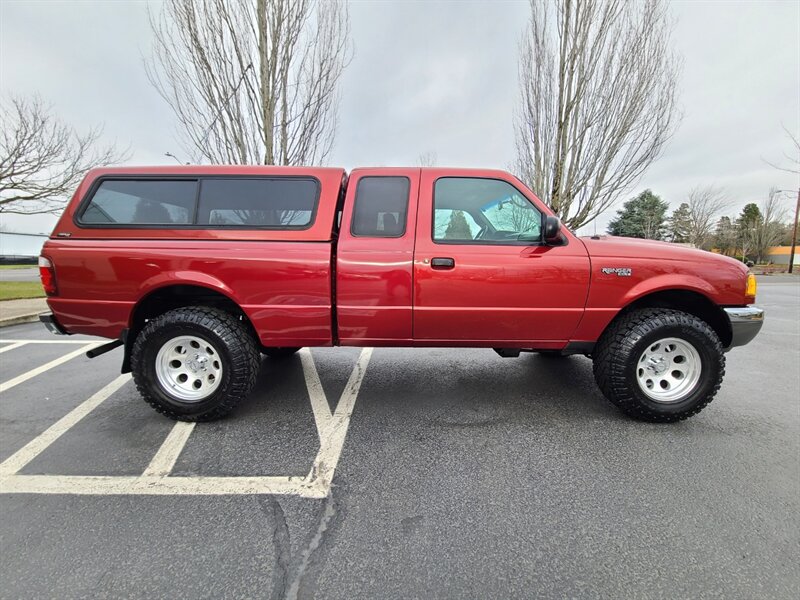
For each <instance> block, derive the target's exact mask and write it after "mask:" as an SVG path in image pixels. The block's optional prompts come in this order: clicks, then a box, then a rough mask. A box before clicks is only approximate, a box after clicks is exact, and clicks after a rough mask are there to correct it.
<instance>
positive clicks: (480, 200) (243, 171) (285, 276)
mask: <svg viewBox="0 0 800 600" xmlns="http://www.w3.org/2000/svg"><path fill="white" fill-rule="evenodd" d="M39 264H40V272H41V276H42V283H43V285H44V288H45V291H46V292H47V295H48V304H49V307H50V309H51V310H52V314H50V313H48V314H45V315H42V317H41V320H42V321H43V322H44V323H45V325H46V326H47V327H48V329H50V330H51V331H53V332H55V333H60V334H64V333H70V334H72V333H82V334H89V335H97V336H102V337H106V338H111V339H112V340H114V341H112V342H109V343H108V344H106V345H104V346H102V347H100V348H97V349H96V350H94V351H93V352H92V354H93V355H97V354H100V353H102V352H104V351H107V350H110V349H112V348H114V347H117V346H120V345H124V348H125V354H124V359H123V365H122V371H123V372H128V371H132V372H133V377H134V379H135V382H136V385H137V386H138V389H139V391H140V392H141V394H142V396H143V397H144V398H145V400H147V402H149V403H150V404H151V405H152V406H153V407H155V408H156V409H157V410H158V411H160V412H162V413H164V414H165V415H167V416H169V417H171V418H173V419H181V420H191V421H200V420H211V419H215V418H218V417H220V416H222V415H224V414H225V413H227V412H229V411H230V410H231V409H233V408H234V407H235V406H236V404H237V403H238V402H239V401H240V400H242V398H244V397H246V396H247V394H248V393H249V392H250V390H251V389H252V387H253V385H254V383H255V380H256V374H257V371H258V368H259V363H260V355H261V354H262V353H263V354H266V355H267V356H270V357H279V356H285V355H288V354H291V353H293V352H296V351H297V350H298V349H299V348H300V347H303V346H411V347H427V346H449V347H486V348H493V349H494V350H495V351H496V352H497V353H498V354H500V355H501V356H506V357H512V356H518V355H519V353H520V352H541V353H547V354H551V355H561V356H566V355H570V354H584V355H586V356H589V357H591V358H592V359H593V361H594V374H595V378H596V380H597V383H598V385H599V387H600V389H601V390H602V392H603V394H604V395H605V396H606V397H607V398H608V399H609V400H611V401H612V402H614V403H615V404H616V405H617V406H618V407H619V408H621V409H622V410H623V411H624V412H626V413H627V414H629V415H631V416H633V417H636V418H639V419H643V420H647V421H655V422H670V421H677V420H680V419H684V418H686V417H688V416H691V415H693V414H695V413H697V412H699V411H700V410H701V409H702V408H703V407H704V406H706V405H707V404H708V403H709V402H710V401H711V400H712V398H713V397H714V395H715V394H716V392H717V390H718V389H719V386H720V384H721V381H722V376H723V374H724V369H725V355H724V352H725V351H726V350H727V349H729V348H731V347H733V346H739V345H742V344H746V343H747V342H749V341H750V340H751V339H752V338H753V337H754V336H755V335H756V334H757V333H758V331H759V329H760V328H761V325H762V322H763V311H762V310H760V309H758V308H756V307H754V306H751V304H752V303H753V302H754V301H755V294H756V282H755V278H754V277H753V275H752V274H749V273H748V270H747V268H746V267H745V266H744V265H742V264H741V263H740V262H737V261H735V260H733V259H730V258H726V257H723V256H718V255H716V254H712V253H710V252H703V251H698V250H693V249H689V248H684V247H681V246H676V245H673V244H667V243H661V242H652V241H644V240H634V239H626V238H613V237H605V236H593V237H591V238H578V237H576V236H575V235H573V234H572V233H571V232H570V231H568V230H567V229H566V228H564V227H562V226H561V224H560V222H559V220H558V219H557V218H556V217H555V216H554V215H553V213H552V211H551V210H550V209H549V208H548V207H547V206H546V205H545V204H544V203H542V202H541V201H540V200H539V199H538V198H537V197H536V196H535V195H534V194H533V193H532V192H531V191H530V190H529V189H528V188H527V187H526V186H525V185H524V184H523V183H522V182H521V181H519V180H518V179H516V178H515V177H513V176H512V175H510V174H508V173H505V172H503V171H495V170H484V169H444V168H422V169H420V168H366V169H356V170H354V171H352V172H351V173H349V174H347V173H346V172H345V171H344V170H343V169H338V168H294V167H260V166H258V167H256V166H252V167H250V166H248V167H243V166H185V167H149V168H113V169H112V168H105V169H96V170H93V171H91V172H89V173H88V175H87V176H86V178H85V179H84V181H83V182H82V183H81V185H80V187H79V188H78V189H77V191H76V192H75V195H74V197H73V198H72V201H71V202H70V203H69V205H68V206H67V208H66V210H65V211H64V214H63V215H62V216H61V219H60V220H59V222H58V224H57V225H56V227H55V230H54V231H53V233H52V235H51V237H50V239H49V240H48V241H47V242H46V243H45V245H44V248H43V250H42V256H41V258H40V263H39ZM532 393H533V392H532Z"/></svg>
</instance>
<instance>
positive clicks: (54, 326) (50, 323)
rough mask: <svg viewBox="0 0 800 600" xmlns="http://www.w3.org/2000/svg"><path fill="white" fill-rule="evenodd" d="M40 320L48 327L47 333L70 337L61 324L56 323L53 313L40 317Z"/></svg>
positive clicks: (43, 314)
mask: <svg viewBox="0 0 800 600" xmlns="http://www.w3.org/2000/svg"><path fill="white" fill-rule="evenodd" d="M39 320H40V321H41V322H42V323H43V324H44V326H45V327H47V331H49V332H50V333H54V334H56V335H69V333H67V330H66V329H64V328H63V327H62V326H61V323H59V322H58V321H56V317H55V315H53V313H42V314H40V315H39Z"/></svg>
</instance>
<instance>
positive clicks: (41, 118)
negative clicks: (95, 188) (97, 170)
mask: <svg viewBox="0 0 800 600" xmlns="http://www.w3.org/2000/svg"><path fill="white" fill-rule="evenodd" d="M0 123H1V126H0V214H23V215H36V214H47V213H49V214H56V213H58V212H60V211H61V210H62V209H63V208H64V205H65V203H66V201H67V200H68V198H69V196H70V194H72V193H73V192H74V191H75V188H76V187H77V186H78V184H79V183H80V181H81V179H82V178H83V176H84V174H85V173H86V171H88V170H89V169H91V168H92V167H98V166H102V165H108V164H112V163H117V162H121V161H123V160H125V159H126V158H127V157H128V155H129V152H128V151H127V150H124V151H119V150H117V148H116V147H115V146H114V145H113V144H112V145H108V146H101V145H99V140H100V137H101V135H102V133H103V128H102V127H95V128H93V129H90V130H89V131H88V132H86V133H85V134H80V133H78V132H76V131H75V130H74V129H72V128H71V127H69V126H68V125H66V124H65V123H63V122H62V121H61V120H59V119H58V118H57V117H56V116H54V115H53V114H52V110H51V107H50V106H48V105H46V104H45V103H44V102H43V101H42V99H41V98H40V97H38V96H34V97H33V98H30V99H23V98H20V97H11V98H8V99H6V100H5V101H3V103H2V105H0Z"/></svg>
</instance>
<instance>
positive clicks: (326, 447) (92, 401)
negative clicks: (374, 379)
mask: <svg viewBox="0 0 800 600" xmlns="http://www.w3.org/2000/svg"><path fill="white" fill-rule="evenodd" d="M372 350H373V349H372V348H363V349H362V350H361V354H360V355H359V357H358V361H357V362H356V365H355V367H354V368H353V372H352V373H351V374H350V378H349V379H348V380H347V384H346V385H345V388H344V391H343V392H342V395H341V397H340V399H339V403H338V404H337V405H336V409H335V410H334V412H333V413H331V411H330V405H329V404H328V400H327V397H326V396H325V390H324V388H323V387H322V384H321V382H320V380H319V373H318V372H317V369H316V366H315V364H314V358H313V356H312V354H311V352H310V351H309V350H304V351H303V352H302V353H301V357H302V365H303V372H304V374H305V380H306V387H307V388H308V393H309V397H310V400H311V404H312V408H313V412H314V418H315V421H316V423H317V430H318V432H319V438H320V448H319V451H318V453H317V456H316V458H315V459H314V462H313V464H312V466H311V470H310V471H309V472H308V474H307V475H306V476H305V477H299V476H286V477H280V476H265V477H261V476H243V477H205V476H200V477H186V476H171V475H170V472H171V471H172V468H173V467H174V466H175V462H176V460H177V459H178V456H179V455H180V453H181V451H182V450H183V448H184V446H185V444H186V442H187V440H188V439H189V436H190V435H191V433H192V431H194V423H183V422H178V423H176V424H175V426H174V427H173V428H172V430H171V431H170V433H169V434H168V435H167V437H166V439H165V440H164V442H163V443H162V444H161V447H160V448H159V450H158V452H156V455H155V456H154V457H153V459H152V460H151V461H150V464H149V465H148V466H147V468H146V469H145V470H144V472H143V473H142V475H139V476H138V477H137V476H118V475H108V476H106V475H99V476H94V475H87V476H84V475H18V474H17V473H18V472H19V471H20V470H21V469H22V468H23V467H25V465H27V464H28V463H29V462H31V461H32V460H33V459H34V458H36V456H38V455H39V454H40V453H41V452H43V451H44V450H45V449H46V448H47V447H48V446H49V445H50V444H52V443H53V442H55V441H56V440H57V439H58V438H59V437H60V436H61V435H62V434H64V432H66V431H67V430H68V429H70V428H71V427H72V426H74V425H75V424H76V423H77V422H78V421H80V420H81V419H82V418H83V417H85V416H86V415H88V414H89V413H90V412H91V411H92V410H93V409H94V408H96V407H97V406H98V405H99V404H100V403H101V402H103V400H105V399H106V398H108V397H109V396H111V395H112V394H113V393H114V392H116V391H117V390H118V389H119V388H121V387H122V386H123V385H124V384H125V383H127V382H128V381H129V380H130V375H129V374H125V375H120V376H119V377H117V379H115V380H114V381H112V382H111V383H109V384H108V385H107V386H105V387H104V388H103V389H101V390H100V391H99V392H97V393H96V394H94V395H93V396H92V397H90V398H89V399H88V400H86V401H84V402H83V403H82V404H80V405H79V406H78V407H76V408H75V409H73V410H72V411H71V412H70V413H69V414H67V415H66V416H65V417H63V418H62V419H60V420H59V421H58V422H56V423H55V424H54V425H52V426H51V427H50V428H49V429H47V430H46V431H45V432H44V433H42V434H41V435H39V436H38V437H37V438H35V439H33V440H32V441H31V442H29V443H28V444H27V445H25V446H24V447H23V448H21V449H20V450H18V451H17V452H16V453H14V454H13V455H12V456H10V457H9V458H8V459H6V460H5V461H4V462H2V463H0V493H7V494H75V495H190V496H195V495H242V494H283V495H294V496H300V497H304V498H325V497H326V496H327V495H328V494H329V493H330V488H331V485H332V483H333V476H334V474H335V472H336V467H337V465H338V462H339V457H340V456H341V454H342V449H343V448H344V442H345V438H346V436H347V429H348V426H349V424H350V417H351V416H352V414H353V408H354V406H355V401H356V398H357V397H358V392H359V390H360V389H361V382H362V381H363V380H364V375H365V374H366V370H367V365H368V364H369V361H370V358H371V357H372ZM83 351H84V349H81V352H83ZM62 358H63V357H62Z"/></svg>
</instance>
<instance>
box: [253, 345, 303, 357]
mask: <svg viewBox="0 0 800 600" xmlns="http://www.w3.org/2000/svg"><path fill="white" fill-rule="evenodd" d="M299 350H300V348H288V347H287V348H284V347H281V348H262V349H261V353H262V354H263V355H264V356H269V357H270V358H286V357H287V356H292V355H294V354H296V353H297V352H298V351H299Z"/></svg>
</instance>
